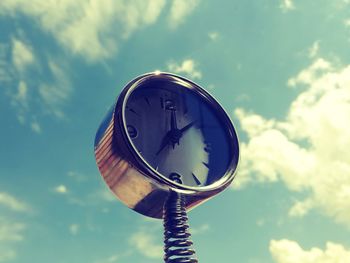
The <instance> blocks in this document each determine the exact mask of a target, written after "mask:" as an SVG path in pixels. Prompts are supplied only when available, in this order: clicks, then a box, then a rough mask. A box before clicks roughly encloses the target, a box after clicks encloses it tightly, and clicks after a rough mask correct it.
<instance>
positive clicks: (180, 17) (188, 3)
mask: <svg viewBox="0 0 350 263" xmlns="http://www.w3.org/2000/svg"><path fill="white" fill-rule="evenodd" d="M199 2H200V1H199V0H172V3H171V7H170V14H169V17H168V21H169V26H170V27H171V28H176V27H178V26H179V25H180V24H182V23H184V21H185V19H186V17H188V16H189V15H190V14H191V13H192V12H193V11H194V10H195V8H196V7H197V6H198V4H199Z"/></svg>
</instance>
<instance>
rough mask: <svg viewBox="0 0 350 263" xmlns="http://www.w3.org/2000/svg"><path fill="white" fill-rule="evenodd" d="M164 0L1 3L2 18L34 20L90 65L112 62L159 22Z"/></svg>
mask: <svg viewBox="0 0 350 263" xmlns="http://www.w3.org/2000/svg"><path fill="white" fill-rule="evenodd" d="M164 6H165V0H150V1H113V0H100V1H96V0H77V1H59V2H56V1H47V2H45V3H43V2H42V1H41V0H33V1H31V2H28V1H26V0H2V1H1V2H0V15H1V14H2V15H7V16H14V15H16V14H17V13H20V14H24V15H26V16H28V17H30V18H32V19H34V20H35V21H36V22H37V23H38V24H39V26H40V27H41V28H42V29H43V31H45V32H48V33H50V34H51V35H52V36H53V37H54V38H55V39H56V40H57V41H58V43H60V44H61V45H62V46H63V47H64V48H66V49H67V50H69V51H70V52H71V53H73V54H77V55H79V56H81V57H83V58H84V59H86V60H87V61H97V60H100V59H105V58H109V57H111V56H112V55H114V54H115V53H116V52H117V50H118V45H119V42H121V41H124V40H125V39H127V38H128V37H129V36H130V35H131V34H133V33H134V32H135V31H136V30H138V29H139V28H142V27H144V26H148V25H151V24H153V23H154V22H155V21H157V19H158V17H159V15H160V13H161V11H162V10H163V7H164Z"/></svg>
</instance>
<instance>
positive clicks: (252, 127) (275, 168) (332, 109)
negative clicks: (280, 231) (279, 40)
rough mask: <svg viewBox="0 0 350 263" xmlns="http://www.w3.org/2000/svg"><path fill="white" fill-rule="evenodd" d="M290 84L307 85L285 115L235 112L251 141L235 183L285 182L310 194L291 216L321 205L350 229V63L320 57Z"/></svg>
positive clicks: (296, 206) (323, 210) (236, 184)
mask: <svg viewBox="0 0 350 263" xmlns="http://www.w3.org/2000/svg"><path fill="white" fill-rule="evenodd" d="M288 84H289V85H290V86H293V87H295V88H296V87H297V86H301V87H303V88H304V89H305V90H304V91H302V92H301V93H300V94H299V96H298V97H297V98H296V99H295V100H294V101H293V102H292V104H291V105H290V108H289V112H288V115H287V117H286V118H285V120H281V121H278V120H275V119H270V120H268V119H265V118H263V117H262V116H260V115H258V114H254V113H248V112H247V111H245V110H243V109H237V110H236V111H235V115H236V116H237V117H238V118H239V120H240V123H241V127H242V129H243V130H244V131H245V132H246V133H247V135H248V138H249V140H248V142H247V143H242V144H241V150H242V151H241V154H242V159H241V161H242V162H241V167H240V172H239V174H238V176H237V180H236V183H235V184H233V186H234V187H236V188H240V187H243V186H244V185H245V184H248V183H253V182H275V181H278V180H279V181H282V182H283V183H284V184H285V185H286V186H287V188H288V189H289V190H291V191H293V192H302V193H305V199H304V200H297V201H296V202H295V204H294V205H293V207H291V208H290V210H289V215H290V216H297V217H301V216H303V215H305V214H307V212H308V211H309V210H310V209H313V208H317V209H320V211H322V212H323V213H324V214H326V215H328V216H330V217H332V218H334V219H335V221H336V222H338V223H342V224H344V225H346V226H348V227H349V228H350V202H349V199H350V177H349V174H350V151H349V150H348V149H349V148H350V129H349V120H350V65H349V66H345V67H342V68H340V67H336V66H334V65H332V63H330V62H329V61H326V60H324V59H321V58H320V59H316V60H315V62H314V63H313V64H312V65H311V66H309V67H308V68H306V69H304V70H302V71H301V72H300V73H299V74H298V75H297V76H296V77H293V78H291V79H290V80H289V81H288Z"/></svg>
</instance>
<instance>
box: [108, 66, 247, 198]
mask: <svg viewBox="0 0 350 263" xmlns="http://www.w3.org/2000/svg"><path fill="white" fill-rule="evenodd" d="M155 78H157V79H159V78H162V79H167V80H170V81H177V82H178V81H181V83H183V84H185V85H183V87H184V88H188V89H190V90H191V91H193V92H195V93H196V94H197V95H200V96H201V98H202V99H203V100H204V101H206V102H207V103H208V104H209V105H210V106H211V107H214V110H215V112H217V113H218V114H219V116H220V117H223V122H224V124H225V126H226V127H227V129H228V136H229V137H230V142H231V143H230V144H231V145H230V148H231V149H232V150H233V151H236V152H237V157H236V158H232V159H231V161H230V163H229V165H228V167H227V169H226V172H225V173H224V175H223V176H222V177H221V178H220V179H219V180H217V181H215V182H214V183H212V184H210V185H206V186H199V187H196V186H187V185H183V184H178V183H176V182H174V181H172V180H170V179H169V178H167V177H166V176H164V175H162V174H161V173H159V172H158V171H156V170H155V169H154V168H153V167H152V166H151V165H149V164H148V162H147V161H146V160H145V159H144V158H143V156H142V155H141V154H140V153H139V152H138V151H137V148H136V146H135V145H134V143H133V142H132V139H131V138H130V136H129V134H128V132H127V127H126V122H125V119H126V118H125V108H126V103H127V101H128V98H129V97H130V95H131V93H132V92H133V91H134V90H135V89H137V88H138V87H139V86H140V85H141V84H142V83H143V82H145V81H149V80H151V79H155ZM115 112H121V114H114V116H115V117H116V116H119V120H116V121H115V124H119V125H120V127H121V129H120V130H121V133H122V136H123V139H124V142H125V143H126V146H127V147H128V150H129V152H130V153H131V154H132V156H133V157H134V159H135V161H136V162H137V164H136V166H137V167H140V168H141V169H142V170H143V171H142V172H143V173H144V174H147V175H149V176H150V177H152V178H153V179H156V180H157V181H158V182H160V183H163V184H166V185H168V186H170V187H172V188H173V189H175V190H183V191H190V192H208V191H215V190H217V189H220V188H225V186H228V184H230V183H231V182H232V180H233V179H234V177H235V175H236V172H237V169H238V165H239V160H240V149H239V140H238V136H237V132H236V130H235V128H234V125H233V124H232V121H231V119H230V117H229V115H228V114H227V113H226V111H225V110H224V108H223V107H222V106H221V105H220V104H219V102H218V101H217V100H216V99H215V98H214V97H213V96H212V95H210V94H209V93H208V92H207V91H206V90H204V89H203V88H201V87H200V86H199V85H198V84H196V83H194V82H193V81H191V80H188V79H186V78H184V77H181V76H178V75H176V74H172V73H168V72H158V71H156V72H150V73H146V74H143V75H140V76H138V77H136V78H135V79H133V80H132V81H130V82H129V83H128V84H127V85H126V86H125V88H124V89H123V91H122V93H121V94H120V96H119V98H118V101H117V103H116V108H115Z"/></svg>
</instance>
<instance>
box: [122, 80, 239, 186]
mask: <svg viewBox="0 0 350 263" xmlns="http://www.w3.org/2000/svg"><path fill="white" fill-rule="evenodd" d="M123 115H124V122H125V126H126V129H127V133H128V137H129V140H130V142H131V144H132V145H133V147H134V148H135V150H136V152H138V154H139V156H140V157H141V158H142V159H143V160H144V161H145V162H147V164H148V165H149V166H150V167H151V168H152V169H154V170H155V171H156V172H158V173H159V174H161V175H162V176H165V177H167V178H169V176H170V174H172V173H176V174H179V175H180V176H181V180H182V183H183V184H184V185H187V186H191V187H201V186H206V185H210V184H212V183H214V182H216V181H217V180H218V179H220V178H221V177H222V176H224V175H225V173H226V171H227V169H228V166H229V163H230V160H231V158H232V154H233V149H231V148H230V145H231V144H230V141H229V140H230V136H229V134H228V129H227V127H226V126H225V122H224V121H223V120H221V119H220V115H219V114H218V112H217V108H216V107H215V105H213V104H212V103H211V102H210V101H209V100H208V98H207V97H205V95H203V94H200V93H198V92H196V91H194V90H193V89H192V88H191V87H189V86H188V84H187V83H186V82H182V81H180V80H179V81H177V82H169V81H164V80H160V79H153V80H152V79H151V80H148V81H146V82H143V83H141V84H140V85H138V86H137V87H136V88H135V89H133V90H132V92H131V93H130V94H129V96H128V97H127V99H126V100H125V103H124V107H123Z"/></svg>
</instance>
